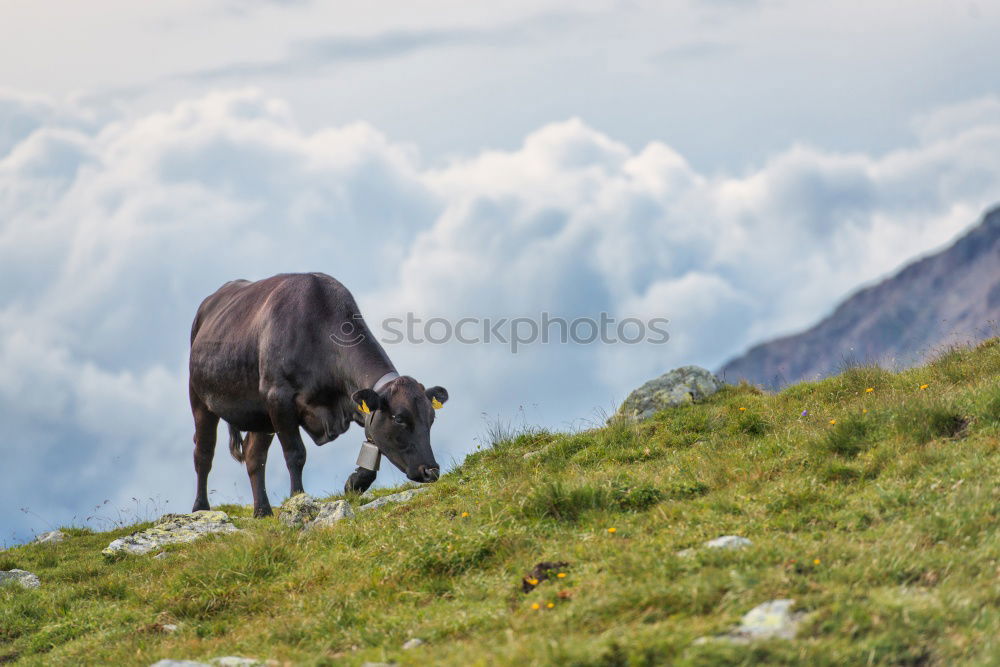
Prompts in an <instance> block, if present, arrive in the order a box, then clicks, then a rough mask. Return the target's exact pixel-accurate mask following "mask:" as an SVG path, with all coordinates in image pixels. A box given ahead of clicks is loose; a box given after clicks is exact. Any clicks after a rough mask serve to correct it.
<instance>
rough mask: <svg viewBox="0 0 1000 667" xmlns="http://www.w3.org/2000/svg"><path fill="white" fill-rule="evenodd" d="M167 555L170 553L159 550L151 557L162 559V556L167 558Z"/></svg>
mask: <svg viewBox="0 0 1000 667" xmlns="http://www.w3.org/2000/svg"><path fill="white" fill-rule="evenodd" d="M169 556H170V554H168V553H167V552H166V551H161V552H160V553H158V554H156V555H155V556H153V558H155V559H156V560H163V559H164V558H169Z"/></svg>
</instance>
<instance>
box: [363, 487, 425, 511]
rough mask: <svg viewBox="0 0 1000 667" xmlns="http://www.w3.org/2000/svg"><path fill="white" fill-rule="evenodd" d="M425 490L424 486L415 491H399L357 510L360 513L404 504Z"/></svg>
mask: <svg viewBox="0 0 1000 667" xmlns="http://www.w3.org/2000/svg"><path fill="white" fill-rule="evenodd" d="M426 490H427V487H426V486H420V487H417V488H415V489H407V490H406V491H400V492H399V493H394V494H392V495H390V496H382V497H381V498H377V499H375V500H373V501H371V502H370V503H368V504H367V505H362V506H361V507H359V508H358V511H359V512H361V511H364V510H373V509H376V508H378V507H383V506H385V505H389V504H390V503H405V502H407V501H408V500H413V498H414V496H416V495H417V494H419V493H423V492H424V491H426Z"/></svg>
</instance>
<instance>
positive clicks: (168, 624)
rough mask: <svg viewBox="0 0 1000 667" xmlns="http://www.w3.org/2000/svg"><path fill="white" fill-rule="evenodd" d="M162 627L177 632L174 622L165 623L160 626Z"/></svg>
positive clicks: (165, 630) (167, 630) (164, 629)
mask: <svg viewBox="0 0 1000 667" xmlns="http://www.w3.org/2000/svg"><path fill="white" fill-rule="evenodd" d="M160 629H161V630H163V631H164V632H177V626H176V625H174V624H173V623H164V624H163V625H161V626H160Z"/></svg>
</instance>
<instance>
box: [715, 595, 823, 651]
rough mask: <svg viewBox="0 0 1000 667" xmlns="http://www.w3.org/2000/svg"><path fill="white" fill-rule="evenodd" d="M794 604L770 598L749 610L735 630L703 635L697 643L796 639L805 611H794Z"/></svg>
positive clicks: (790, 601)
mask: <svg viewBox="0 0 1000 667" xmlns="http://www.w3.org/2000/svg"><path fill="white" fill-rule="evenodd" d="M794 605H795V600H787V599H786V600H768V601H767V602H765V603H763V604H759V605H757V606H756V607H754V608H753V609H751V610H750V611H748V612H747V613H746V614H745V615H744V616H743V618H742V620H741V621H740V625H739V627H737V628H735V629H734V630H732V631H730V632H728V633H726V634H724V635H719V636H717V637H701V638H699V639H698V640H696V641H695V643H696V644H704V643H706V642H709V641H726V642H731V643H734V644H749V643H750V642H752V641H755V640H758V639H795V635H796V634H797V633H798V631H799V624H800V623H801V622H802V619H803V618H804V617H805V613H803V612H792V607H793V606H794Z"/></svg>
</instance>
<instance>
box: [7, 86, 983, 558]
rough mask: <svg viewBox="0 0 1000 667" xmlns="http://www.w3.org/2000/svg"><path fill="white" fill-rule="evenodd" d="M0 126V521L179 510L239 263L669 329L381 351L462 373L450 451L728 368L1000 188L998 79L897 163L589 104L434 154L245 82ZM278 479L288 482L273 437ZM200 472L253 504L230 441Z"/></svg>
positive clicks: (273, 475) (435, 306) (446, 420)
mask: <svg viewBox="0 0 1000 667" xmlns="http://www.w3.org/2000/svg"><path fill="white" fill-rule="evenodd" d="M0 128H4V133H3V136H2V137H0V420H2V422H3V423H4V424H5V426H6V429H5V433H6V436H5V440H4V442H3V444H2V445H0V456H2V458H3V462H4V465H3V466H2V467H0V531H2V536H3V537H2V538H0V539H8V540H9V539H13V538H14V537H15V535H16V536H17V537H20V538H23V537H26V536H27V532H28V531H29V530H40V529H43V528H45V527H46V523H45V522H51V523H55V524H58V523H65V522H67V521H69V520H70V518H71V517H73V516H77V517H80V518H83V517H85V516H87V515H88V510H89V509H91V508H92V507H94V506H95V505H98V504H99V503H101V502H102V501H103V500H104V499H110V500H111V501H112V503H111V505H113V506H114V505H120V504H125V503H127V502H128V501H129V498H131V497H136V498H139V499H140V500H142V499H146V498H159V499H161V500H162V501H165V500H169V501H170V504H169V505H167V508H169V509H173V510H177V509H185V508H186V507H187V505H188V504H189V503H190V502H191V500H192V496H193V487H194V473H193V469H192V465H191V460H190V452H191V444H190V435H191V426H190V416H189V414H188V412H187V406H186V400H187V397H186V387H185V384H186V371H185V353H186V343H187V338H188V332H189V327H190V321H191V318H192V317H193V314H194V311H195V309H196V307H197V304H198V303H199V301H200V300H201V298H203V297H204V296H205V295H207V294H208V293H210V292H211V291H213V290H214V289H215V288H216V287H217V286H218V285H220V284H221V283H223V282H225V281H226V280H229V279H232V278H237V277H245V278H261V277H265V276H267V275H271V274H273V273H276V272H280V271H312V270H318V271H324V272H327V273H330V274H332V275H334V276H336V277H338V278H339V279H341V280H342V281H343V282H344V283H345V284H347V285H348V287H351V288H352V289H353V290H354V292H355V295H356V296H357V297H358V299H359V302H360V304H361V306H362V309H363V310H364V311H365V312H366V315H367V319H368V320H369V322H370V323H372V324H377V323H378V322H379V321H381V319H382V318H383V317H388V316H399V315H401V314H402V313H405V312H407V311H412V312H414V313H415V314H417V315H418V316H420V317H423V318H425V319H426V318H429V317H436V316H439V317H449V318H453V319H457V318H459V317H463V316H490V317H494V318H497V317H517V316H529V317H531V316H537V315H538V313H540V312H542V311H547V312H550V313H552V314H553V315H560V316H564V317H567V318H572V317H577V316H591V317H596V316H597V315H598V314H599V313H600V312H602V311H604V312H608V313H609V314H611V315H612V316H614V317H617V318H624V317H640V318H644V317H645V318H649V317H666V318H668V319H669V320H670V322H671V323H670V325H669V326H668V329H669V331H670V334H671V340H670V342H669V343H667V344H665V345H634V346H633V345H600V344H596V343H595V344H592V345H576V346H572V345H566V346H560V345H553V344H549V345H534V346H528V347H526V348H524V349H523V351H522V352H519V353H518V354H517V355H511V354H510V353H509V350H508V348H507V347H506V346H504V345H478V346H467V345H460V344H449V345H443V346H437V345H429V344H425V345H400V346H391V347H389V353H390V355H391V356H392V357H393V359H394V360H395V362H396V364H397V366H398V367H399V368H400V370H402V371H404V372H409V373H411V374H413V375H415V376H417V377H418V378H420V379H422V380H423V381H425V382H426V383H431V384H442V385H444V386H446V387H448V389H449V391H450V392H451V395H452V401H451V402H450V403H449V405H448V408H447V409H446V410H445V411H443V413H442V414H441V419H440V420H439V421H438V425H437V426H436V427H435V434H434V440H435V444H436V448H437V450H438V452H439V458H440V459H443V460H445V461H446V460H448V459H449V458H451V457H454V458H456V459H457V458H460V457H461V455H462V454H463V453H464V452H466V451H469V449H471V448H472V446H473V436H474V435H476V434H477V433H479V432H481V431H482V427H483V424H482V415H483V414H487V415H497V414H507V415H510V414H513V413H515V412H516V411H517V410H518V408H519V406H523V407H524V408H525V410H526V412H527V415H528V419H529V420H532V421H537V422H541V423H544V424H547V425H551V426H555V427H561V426H565V425H567V424H572V423H573V420H577V419H589V418H593V416H594V414H595V412H594V411H595V409H598V408H610V407H611V406H612V404H613V403H614V401H615V400H618V399H621V398H622V397H623V396H624V394H625V393H626V392H627V391H628V390H629V389H630V388H632V387H633V386H635V385H637V384H639V383H641V382H642V381H644V380H646V379H648V378H650V377H652V376H655V375H657V374H658V373H660V372H662V371H664V370H665V369H667V368H669V367H673V366H676V365H680V364H684V363H701V364H704V365H708V366H716V365H718V364H720V363H721V362H722V361H724V360H725V359H726V358H727V357H728V356H730V355H732V354H734V353H736V352H739V351H740V350H741V349H742V348H744V347H745V346H747V345H749V344H750V343H752V342H755V341H757V340H759V339H761V338H763V337H767V336H771V335H774V334H777V333H781V332H786V331H788V330H791V329H794V328H797V327H801V326H804V325H806V324H808V323H810V322H812V321H813V320H815V319H816V318H817V317H819V316H821V315H822V314H824V312H826V311H827V310H828V309H829V308H830V307H831V306H832V305H833V303H834V301H835V300H836V299H838V298H839V297H841V296H843V295H844V294H845V293H846V292H848V291H850V290H851V289H853V288H854V287H856V286H858V285H859V284H862V283H864V282H866V281H870V280H872V279H874V278H876V277H878V276H880V275H882V274H884V273H886V272H887V271H889V270H891V269H893V268H895V267H897V266H898V265H900V264H901V263H902V262H904V261H905V260H907V259H909V258H911V257H912V256H914V255H917V254H920V253H923V252H926V251H928V250H930V249H933V248H935V247H937V246H939V245H941V244H942V243H944V242H946V241H948V240H949V239H951V238H952V237H954V236H955V235H956V234H957V233H958V232H959V231H961V230H962V229H963V228H964V227H966V226H968V225H969V224H971V223H972V222H974V221H975V220H976V219H977V218H978V216H979V215H980V214H981V212H982V211H983V209H984V208H985V207H986V206H988V205H990V204H992V203H994V202H995V201H997V200H998V199H1000V186H998V184H1000V103H998V101H997V100H996V99H992V98H990V99H986V100H979V101H977V102H975V103H972V104H969V105H965V106H963V107H958V108H952V109H944V110H941V111H940V112H939V113H938V114H937V115H930V116H925V117H922V118H920V119H917V120H916V121H915V130H916V132H915V137H914V143H913V145H911V146H908V147H906V148H903V149H900V150H897V151H894V152H891V153H888V154H885V155H879V156H872V155H865V154H830V153H827V152H824V151H822V150H819V149H816V148H811V147H807V146H795V147H792V148H790V149H789V150H787V151H785V152H783V153H781V154H778V155H775V156H774V157H773V158H772V159H770V160H769V161H767V163H765V164H763V165H760V166H758V167H755V168H751V169H748V170H747V171H746V172H745V173H743V174H740V175H712V174H702V173H698V172H696V171H695V170H693V169H692V168H691V167H690V166H689V164H688V163H687V162H686V161H685V159H684V158H683V156H681V155H679V154H678V153H677V152H676V151H674V150H672V149H671V148H670V147H669V146H666V145H663V144H660V143H655V142H654V143H651V144H649V145H647V146H646V147H645V148H643V149H642V150H641V151H638V152H636V151H632V150H630V149H629V148H627V147H626V146H624V145H623V144H620V143H618V142H616V141H614V140H613V139H612V138H609V137H607V136H604V135H602V134H600V133H598V132H596V131H594V130H593V129H591V128H589V127H588V126H587V125H586V124H585V123H583V122H582V121H580V120H576V119H571V120H569V121H566V122H561V123H555V124H552V125H548V126H545V127H543V128H541V129H539V130H538V131H536V132H534V133H532V134H531V135H529V136H528V137H527V138H526V139H525V141H524V143H523V145H522V146H521V147H520V148H519V149H518V150H515V151H511V152H494V151H486V152H483V153H481V154H479V155H475V156H471V157H469V158H465V159H460V160H456V161H454V162H453V163H451V164H449V165H447V166H446V167H444V168H434V167H430V166H428V165H425V164H423V163H422V162H421V159H420V156H419V155H418V154H417V152H416V151H415V150H414V149H412V148H411V147H409V146H407V145H404V144H399V143H396V142H393V141H390V140H388V139H387V138H386V137H385V136H383V135H382V134H380V133H379V132H378V131H377V130H376V129H374V128H372V127H370V126H368V125H364V124H356V125H350V126H347V127H340V128H329V129H324V130H322V131H319V132H315V133H304V132H302V131H301V130H300V129H299V128H297V126H296V123H295V120H294V118H293V115H292V112H291V110H290V109H289V108H288V107H287V105H286V104H284V103H283V102H281V101H279V100H275V99H271V98H268V97H266V96H264V95H262V94H260V93H258V92H255V91H238V92H232V93H217V94H211V95H207V96H205V97H201V98H198V99H193V100H190V101H186V102H184V103H181V104H178V105H176V106H175V107H174V108H172V109H171V110H169V111H166V112H163V113H156V114H150V115H146V116H142V117H138V118H132V119H124V118H113V117H111V118H102V117H101V116H100V115H99V114H96V113H92V112H89V111H88V110H86V109H80V108H77V107H75V106H72V105H69V104H65V105H63V104H59V103H56V102H53V101H48V100H42V99H40V98H27V97H24V96H20V95H17V94H14V93H4V94H0ZM359 439H360V437H359V436H358V435H357V434H356V433H355V432H354V431H353V430H352V431H351V432H349V433H348V434H347V435H346V436H343V437H342V438H341V439H340V440H338V441H337V442H336V443H333V444H331V445H327V446H326V447H324V448H322V449H317V448H314V447H311V446H310V448H309V457H310V462H309V464H308V465H307V468H306V485H307V489H310V490H312V491H314V492H321V491H333V490H335V489H337V488H339V487H340V485H341V484H342V482H343V479H344V477H345V475H346V472H347V471H348V470H349V469H350V468H351V467H352V465H351V464H352V463H353V459H354V456H355V453H356V447H357V444H358V441H359ZM274 450H279V447H278V446H277V444H275V446H274ZM268 479H269V485H270V493H271V495H272V500H273V501H278V500H280V498H281V497H283V496H284V494H285V493H286V489H287V476H286V474H285V471H284V466H283V462H282V461H281V457H280V454H274V456H273V457H272V458H271V466H270V470H269V476H268ZM211 487H212V488H215V489H218V490H219V492H218V493H217V494H216V497H217V498H228V499H231V498H241V499H243V500H244V501H245V500H246V499H247V498H248V497H249V492H248V484H247V482H246V477H245V474H244V473H243V471H242V470H241V469H240V467H239V466H237V465H236V464H235V463H233V462H232V461H230V460H228V457H227V456H226V455H225V448H224V447H220V451H219V452H218V456H217V461H216V469H215V471H213V477H212V481H211ZM20 507H28V508H30V509H31V510H32V511H33V512H34V513H35V515H37V516H31V515H27V514H20V513H19V512H18V511H17V510H18V508H20Z"/></svg>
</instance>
